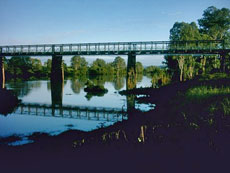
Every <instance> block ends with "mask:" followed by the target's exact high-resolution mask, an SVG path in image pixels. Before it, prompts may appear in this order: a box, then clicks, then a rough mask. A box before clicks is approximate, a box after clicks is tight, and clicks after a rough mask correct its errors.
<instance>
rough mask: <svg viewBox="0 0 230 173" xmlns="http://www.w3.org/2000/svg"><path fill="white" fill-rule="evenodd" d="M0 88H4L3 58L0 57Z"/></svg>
mask: <svg viewBox="0 0 230 173" xmlns="http://www.w3.org/2000/svg"><path fill="white" fill-rule="evenodd" d="M0 88H5V70H4V57H2V56H0Z"/></svg>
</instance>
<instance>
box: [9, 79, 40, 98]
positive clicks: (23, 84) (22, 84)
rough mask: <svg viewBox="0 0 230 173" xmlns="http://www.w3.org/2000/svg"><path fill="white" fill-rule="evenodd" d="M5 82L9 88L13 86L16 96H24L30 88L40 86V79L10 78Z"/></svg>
mask: <svg viewBox="0 0 230 173" xmlns="http://www.w3.org/2000/svg"><path fill="white" fill-rule="evenodd" d="M7 84H8V86H9V88H13V90H14V92H15V93H16V94H17V96H18V97H24V96H26V95H28V94H29V93H30V91H31V90H32V89H35V88H40V87H41V81H22V80H12V81H9V82H7Z"/></svg>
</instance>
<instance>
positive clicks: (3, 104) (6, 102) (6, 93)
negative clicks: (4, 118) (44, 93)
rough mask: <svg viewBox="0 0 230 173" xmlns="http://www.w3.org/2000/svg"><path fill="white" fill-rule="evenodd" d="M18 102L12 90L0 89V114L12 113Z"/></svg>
mask: <svg viewBox="0 0 230 173" xmlns="http://www.w3.org/2000/svg"><path fill="white" fill-rule="evenodd" d="M19 102H20V101H19V99H18V98H17V96H16V95H15V94H14V92H13V91H11V90H7V89H0V114H3V115H7V114H9V113H12V112H13V111H14V109H15V108H16V107H17V105H18V103H19Z"/></svg>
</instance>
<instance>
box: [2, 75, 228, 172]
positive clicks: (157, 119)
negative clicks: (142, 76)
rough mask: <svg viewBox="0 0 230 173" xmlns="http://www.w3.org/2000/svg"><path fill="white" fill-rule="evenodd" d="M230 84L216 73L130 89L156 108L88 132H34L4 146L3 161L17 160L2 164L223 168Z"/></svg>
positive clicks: (134, 169) (65, 167) (187, 169)
mask: <svg viewBox="0 0 230 173" xmlns="http://www.w3.org/2000/svg"><path fill="white" fill-rule="evenodd" d="M229 84H230V79H229V78H228V77H227V76H221V75H220V74H215V75H213V76H206V77H203V78H202V77H201V78H197V79H194V80H191V81H187V82H183V83H175V84H171V85H167V86H164V87H161V88H159V89H151V88H148V89H136V90H133V91H128V92H129V93H128V94H140V95H147V97H140V98H137V100H138V101H139V102H145V103H154V104H156V107H155V109H154V110H152V111H149V112H140V111H137V110H134V111H133V112H131V113H130V114H129V120H127V121H123V122H119V123H116V124H115V125H113V126H110V127H107V128H101V129H98V130H94V131H92V132H88V133H86V132H81V131H67V132H64V133H62V134H60V135H58V136H48V135H46V134H34V135H33V136H31V138H32V139H33V140H34V141H35V142H34V143H32V144H27V145H24V146H17V147H11V146H1V147H0V148H1V149H0V152H1V156H0V160H1V163H3V165H9V164H14V165H16V166H15V167H14V168H13V167H12V168H9V166H8V167H7V166H4V167H3V168H5V169H8V170H13V169H23V168H24V169H25V168H27V169H28V170H32V169H33V170H34V168H38V169H36V170H39V171H38V172H41V170H46V171H47V170H58V171H61V170H65V171H68V170H71V169H75V170H81V171H85V172H89V171H96V170H100V171H101V172H105V171H109V172H117V171H121V172H123V171H132V172H140V171H141V172H147V171H149V170H152V171H157V172H168V171H172V170H173V171H177V172H217V171H218V172H224V170H225V168H227V166H228V163H227V159H226V158H228V155H229V154H230V149H229V144H230V140H229V139H230V138H229V137H230V133H229V132H230V119H229V118H230V111H229V108H230V105H229V103H230V101H229V98H230V89H229V86H230V85H229ZM123 93H125V92H123ZM126 94H127V93H126ZM89 165H90V166H89ZM45 167H47V168H45Z"/></svg>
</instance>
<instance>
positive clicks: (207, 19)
mask: <svg viewBox="0 0 230 173" xmlns="http://www.w3.org/2000/svg"><path fill="white" fill-rule="evenodd" d="M198 23H199V25H200V31H201V33H204V34H207V35H209V36H210V37H211V38H212V39H214V40H217V39H219V40H221V39H227V38H229V36H230V10H229V9H227V8H222V9H217V8H216V7H214V6H211V7H208V8H207V9H206V10H204V13H203V18H201V19H199V20H198Z"/></svg>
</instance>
